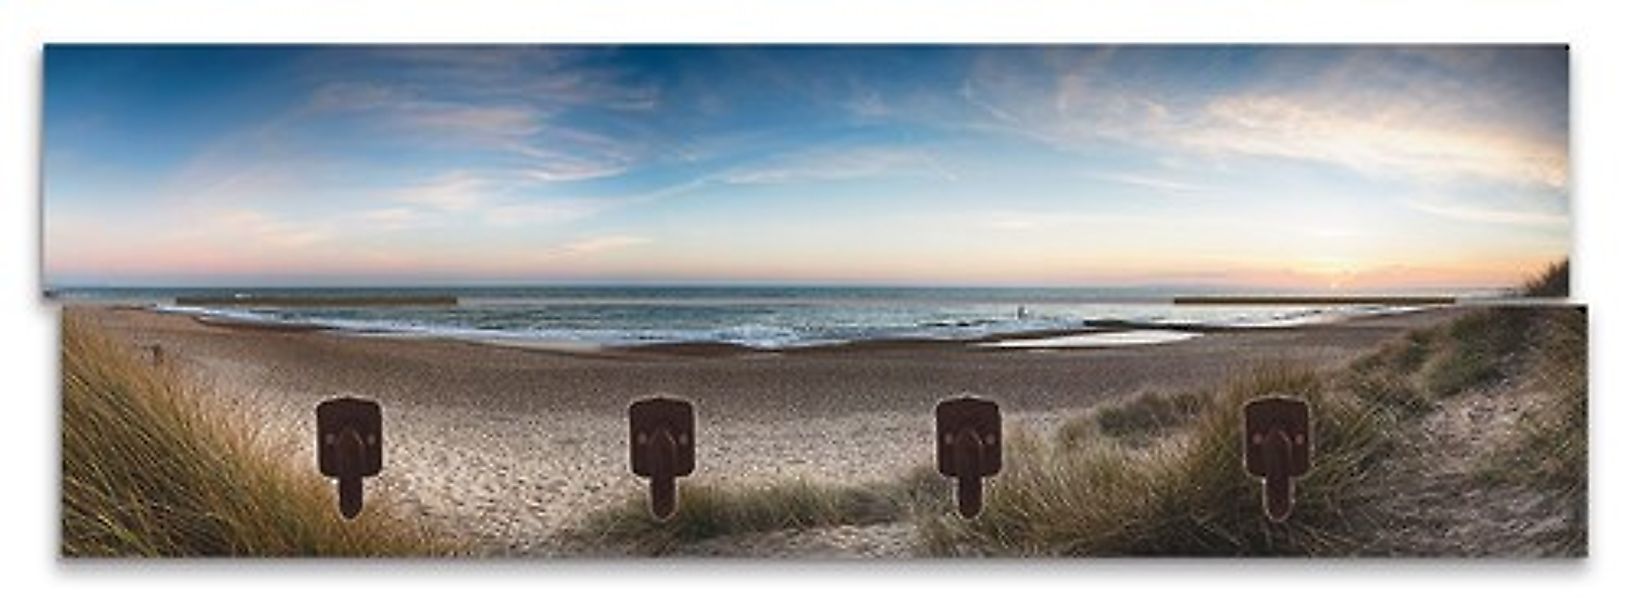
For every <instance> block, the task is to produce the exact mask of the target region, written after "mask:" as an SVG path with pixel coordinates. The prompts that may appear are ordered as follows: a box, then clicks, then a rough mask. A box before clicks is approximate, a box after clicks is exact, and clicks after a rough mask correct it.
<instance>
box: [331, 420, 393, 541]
mask: <svg viewBox="0 0 1630 600" xmlns="http://www.w3.org/2000/svg"><path fill="white" fill-rule="evenodd" d="M382 425H383V423H382V420H381V418H380V413H379V403H377V402H374V401H371V400H362V399H359V398H334V399H332V400H328V401H325V402H323V403H322V404H318V405H317V468H318V469H319V470H321V471H322V473H323V475H325V476H327V477H332V478H334V479H338V480H339V487H340V514H341V515H344V516H345V518H347V519H351V518H355V517H356V516H357V514H359V513H361V512H362V478H364V477H373V476H375V475H378V474H379V469H380V467H381V466H383V463H384V460H383V459H384V452H383V451H382V448H383V447H384V436H383V432H382V431H381V429H382Z"/></svg>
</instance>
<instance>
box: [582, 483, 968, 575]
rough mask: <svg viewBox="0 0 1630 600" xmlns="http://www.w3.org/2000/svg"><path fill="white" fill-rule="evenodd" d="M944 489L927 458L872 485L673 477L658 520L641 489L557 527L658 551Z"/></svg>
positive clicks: (876, 507) (851, 519)
mask: <svg viewBox="0 0 1630 600" xmlns="http://www.w3.org/2000/svg"><path fill="white" fill-rule="evenodd" d="M949 494H950V485H949V484H948V483H947V482H946V480H945V479H944V478H943V477H941V476H940V475H939V473H938V472H936V471H935V470H934V469H933V468H932V467H928V466H923V467H919V468H917V469H914V470H912V471H911V472H910V473H908V474H906V475H904V476H902V477H900V478H898V479H895V480H891V481H885V482H879V483H876V484H874V485H855V486H847V485H835V484H825V483H816V482H812V481H809V480H805V479H788V480H780V481H771V482H765V483H760V484H756V485H755V484H711V485H710V484H699V483H693V482H688V481H681V482H680V490H679V498H680V501H679V506H678V508H677V511H676V512H675V513H674V515H673V516H672V517H670V518H669V519H667V520H666V521H658V520H657V519H656V518H654V517H652V516H651V513H650V509H649V508H648V506H649V505H648V503H649V500H648V499H647V498H646V496H645V494H643V493H633V494H630V495H628V496H627V497H626V498H624V499H623V500H622V501H621V502H619V503H617V504H614V505H611V506H609V507H607V508H604V509H601V510H599V511H596V512H595V513H593V514H592V515H590V516H589V517H588V518H587V519H586V520H585V521H584V522H583V523H582V524H580V525H578V526H576V527H575V528H573V529H572V530H571V531H568V532H567V533H566V534H565V535H566V536H567V537H568V538H569V539H571V540H573V541H576V542H579V543H585V544H588V545H590V546H591V547H615V548H617V549H622V550H627V551H631V552H634V553H639V554H649V555H662V554H668V553H671V552H673V551H675V550H677V549H679V548H680V547H682V546H684V545H686V544H692V543H696V542H700V541H703V540H707V539H710V538H715V537H721V536H728V535H736V534H742V533H752V532H763V531H779V530H788V529H792V530H797V529H809V528H815V527H831V526H836V525H873V524H878V523H889V522H895V521H902V520H907V519H910V518H912V517H913V515H914V514H915V513H916V512H917V511H922V510H944V509H947V508H948V507H949V506H950V504H949Z"/></svg>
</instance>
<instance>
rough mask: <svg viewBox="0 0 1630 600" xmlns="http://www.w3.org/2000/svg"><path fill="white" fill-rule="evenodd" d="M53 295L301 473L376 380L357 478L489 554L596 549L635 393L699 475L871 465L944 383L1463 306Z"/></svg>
mask: <svg viewBox="0 0 1630 600" xmlns="http://www.w3.org/2000/svg"><path fill="white" fill-rule="evenodd" d="M65 311H66V312H67V313H70V314H77V315H81V316H83V317H85V318H88V319H89V320H91V321H93V322H96V323H98V324H99V325H100V326H101V327H102V328H104V329H105V330H107V331H109V332H111V333H113V334H115V335H116V336H117V337H118V338H120V339H124V340H127V341H128V342H129V343H131V344H133V345H137V346H143V347H152V346H154V345H157V346H159V347H161V348H162V355H163V357H164V360H166V361H174V362H176V363H178V364H180V365H183V366H184V368H185V369H186V370H187V372H189V373H192V374H194V375H195V376H196V377H197V378H199V379H200V380H201V381H203V382H204V383H206V384H208V385H210V386H213V387H214V388H215V389H217V390H219V391H220V395H221V396H222V397H223V402H229V403H234V405H235V406H236V407H237V408H239V409H240V410H241V411H242V413H243V414H244V416H245V419H246V420H247V421H249V422H252V423H264V424H265V433H266V434H267V435H268V439H269V441H271V442H274V443H280V444H288V445H289V448H290V450H289V460H291V461H295V462H297V463H300V465H301V466H302V467H307V468H309V469H310V470H311V472H312V475H313V477H316V476H317V475H316V470H315V466H314V462H315V461H314V458H312V457H313V449H312V438H313V437H314V434H313V432H312V428H313V427H314V423H313V418H312V409H313V407H314V406H315V405H316V403H318V402H319V401H321V400H323V399H325V398H329V397H332V396H337V395H356V396H361V397H366V398H370V399H374V400H377V401H379V402H380V403H381V405H382V406H383V409H384V414H385V420H386V424H385V437H386V444H387V445H386V459H385V469H384V472H383V474H382V475H381V476H380V477H378V478H376V479H373V480H370V481H369V482H368V486H369V493H370V494H371V496H370V498H382V499H383V503H384V504H386V505H388V506H389V507H390V508H388V510H393V511H398V512H399V513H400V514H401V515H402V516H403V517H405V518H414V519H418V520H422V521H425V522H428V523H429V524H431V525H432V526H434V527H438V528H440V529H443V530H445V531H447V532H450V533H453V534H456V535H460V536H464V537H465V538H466V539H467V541H468V542H470V543H471V544H472V545H473V546H474V547H475V548H476V550H477V552H479V553H482V554H498V555H512V554H513V555H560V554H579V553H584V552H597V553H604V552H606V551H607V550H606V549H585V548H578V547H572V546H571V545H569V544H566V543H564V542H562V541H561V538H560V537H559V536H558V533H559V532H560V531H561V530H562V528H564V527H567V526H570V525H571V524H573V523H574V522H575V520H576V519H577V518H579V517H580V516H581V515H583V514H584V513H585V512H586V511H587V510H589V509H592V508H595V507H600V506H604V505H607V504H610V503H614V502H618V501H620V500H622V499H623V498H625V497H627V496H628V495H629V494H635V493H640V492H641V491H642V490H643V489H644V487H643V484H644V482H643V480H640V479H636V478H635V477H633V476H632V475H631V474H630V473H629V470H628V465H627V449H626V435H627V434H626V427H627V425H626V422H625V420H624V419H625V410H626V406H627V404H628V402H630V401H632V400H634V399H637V398H640V397H644V396H649V395H656V394H664V395H673V396H678V397H683V398H686V399H689V400H691V401H693V402H694V403H695V404H696V408H697V413H698V428H699V430H698V455H697V462H698V468H697V472H696V474H695V475H694V477H693V478H692V479H693V480H695V481H699V482H707V481H732V482H750V481H754V480H760V479H765V480H767V479H774V478H787V477H804V478H808V479H812V480H822V481H842V482H850V483H855V482H865V481H876V480H882V479H885V478H888V477H890V476H893V475H896V474H898V473H901V472H903V471H905V470H908V469H910V468H912V467H915V466H918V465H923V464H929V463H930V461H932V459H933V454H932V452H933V449H932V446H931V445H930V444H929V440H930V438H931V437H932V429H933V423H932V422H931V420H930V414H931V411H932V409H933V406H934V404H935V403H936V402H937V401H939V400H941V399H944V398H947V397H951V396H953V395H957V394H969V393H971V394H977V395H980V396H984V397H986V398H989V399H992V400H996V401H997V402H999V403H1001V405H1002V408H1003V411H1004V418H1005V420H1006V423H1007V424H1008V427H1010V428H1011V427H1013V426H1015V425H1019V426H1030V427H1036V428H1041V427H1047V426H1049V425H1051V424H1053V423H1056V422H1058V421H1060V420H1061V419H1063V418H1066V417H1069V416H1071V415H1074V414H1079V413H1080V412H1081V411H1083V410H1085V409H1088V408H1090V407H1092V406H1093V405H1095V404H1098V403H1101V402H1105V401H1112V400H1115V399H1119V398H1124V397H1127V396H1129V395H1133V394H1136V393H1139V392H1142V391H1146V390H1167V391H1178V390H1185V389H1191V388H1197V387H1203V386H1209V385H1213V384H1216V383H1219V382H1221V381H1223V380H1226V379H1227V378H1228V377H1229V375H1230V374H1231V373H1233V372H1236V371H1238V370H1240V369H1244V368H1248V367H1250V366H1252V365H1255V364H1259V363H1261V362H1265V361H1287V360H1288V361H1297V362H1302V363H1306V364H1309V365H1313V366H1329V365H1335V364H1340V363H1341V362H1344V361H1347V360H1350V359H1352V358H1354V357H1356V356H1358V355H1360V354H1362V353H1364V352H1365V351H1367V350H1370V349H1372V348H1374V347H1375V346H1376V345H1378V344H1380V343H1382V342H1383V341H1385V340H1387V339H1389V338H1392V337H1394V336H1397V335H1400V334H1401V333H1403V332H1405V331H1407V330H1409V329H1413V328H1416V327H1423V326H1429V325H1433V324H1437V323H1440V322H1443V321H1445V320H1447V319H1449V318H1452V317H1453V316H1454V315H1456V314H1459V312H1460V311H1461V309H1456V308H1438V309H1430V310H1422V311H1417V312H1411V313H1406V314H1397V315H1390V316H1372V317H1362V318H1357V319H1353V320H1350V321H1344V322H1338V323H1327V324H1314V325H1305V326H1300V327H1293V328H1263V329H1252V330H1229V331H1212V332H1206V333H1204V334H1201V335H1197V336H1170V337H1167V338H1164V341H1166V343H1157V344H1141V345H1140V344H1120V343H1115V344H1110V345H1106V346H1104V347H1094V348H1070V347H1063V346H1057V345H1048V344H1008V345H1005V346H1004V345H1001V344H992V343H974V342H872V343H864V344H852V345H847V346H841V347H817V348H808V349H797V350H783V351H755V350H748V349H744V348H736V347H728V346H696V345H686V346H664V347H648V348H640V349H615V350H590V349H579V350H571V351H568V350H561V349H548V348H527V347H510V346H499V345H491V344H481V343H473V342H465V341H457V340H443V339H422V338H405V337H385V336H365V335H357V334H344V333H339V332H334V331H327V330H321V329H312V328H304V329H299V328H276V327H264V326H251V325H245V324H234V323H223V322H204V321H201V320H199V319H197V318H194V317H191V316H185V315H177V314H161V313H156V312H152V311H149V310H143V309H135V308H116V307H69V308H66V309H65ZM1078 333H1079V332H1077V334H1078ZM987 342H988V340H987ZM680 501H681V502H683V498H681V500H680ZM910 533H911V532H910V531H909V526H907V525H901V524H890V525H885V526H878V527H870V528H867V527H835V528H830V529H828V530H815V531H807V532H796V533H794V532H776V533H771V534H762V535H756V536H750V537H751V539H733V538H722V539H715V540H709V541H708V543H706V544H705V545H702V546H699V547H697V548H694V549H692V550H693V552H692V553H695V554H722V555H764V554H796V555H804V556H872V555H882V556H888V555H901V554H904V553H906V552H908V551H909V548H908V544H907V543H906V542H907V541H908V540H909V537H910Z"/></svg>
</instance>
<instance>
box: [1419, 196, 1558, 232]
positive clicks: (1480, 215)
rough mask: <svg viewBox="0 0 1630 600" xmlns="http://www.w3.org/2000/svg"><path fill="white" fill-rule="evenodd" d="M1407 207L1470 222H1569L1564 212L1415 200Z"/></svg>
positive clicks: (1552, 224) (1550, 224)
mask: <svg viewBox="0 0 1630 600" xmlns="http://www.w3.org/2000/svg"><path fill="white" fill-rule="evenodd" d="M1409 207H1410V208H1413V209H1415V210H1418V211H1421V212H1423V213H1427V214H1430V215H1435V216H1438V217H1443V218H1447V219H1453V220H1457V221H1466V222H1471V223H1489V224H1497V225H1520V226H1528V227H1566V226H1567V225H1568V222H1569V219H1568V215H1567V214H1566V213H1556V212H1544V211H1537V210H1519V209H1510V208H1494V207H1488V206H1475V205H1467V204H1463V203H1452V202H1444V201H1417V202H1412V203H1410V204H1409Z"/></svg>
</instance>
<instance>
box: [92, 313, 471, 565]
mask: <svg viewBox="0 0 1630 600" xmlns="http://www.w3.org/2000/svg"><path fill="white" fill-rule="evenodd" d="M61 358H62V421H61V426H62V473H61V477H62V531H61V535H62V539H61V552H62V554H63V555H64V556H70V557H134V556H152V557H183V556H422V555H445V554H449V553H454V552H457V551H458V548H457V547H456V546H455V545H453V544H451V543H448V542H445V541H441V540H439V539H437V538H435V537H433V536H432V535H430V534H428V533H426V532H424V531H420V530H417V529H414V528H412V527H410V526H408V525H406V524H404V523H402V522H400V521H396V520H393V519H392V517H391V516H390V515H388V514H386V512H385V511H384V510H382V506H381V505H382V503H383V499H381V498H380V497H378V496H377V495H376V496H374V497H372V498H370V502H369V503H368V506H367V508H366V509H365V510H364V511H363V514H362V515H361V516H360V517H359V518H358V519H356V520H355V521H351V522H345V521H342V520H341V519H340V517H339V515H338V514H337V511H336V509H335V504H334V502H335V501H334V496H333V494H334V492H333V490H332V488H331V485H330V484H329V482H328V481H327V480H325V479H322V478H320V477H319V476H318V475H317V474H316V472H315V470H314V469H301V468H299V467H301V466H304V465H295V464H291V458H290V456H289V453H288V449H287V448H278V447H275V445H273V444H270V443H268V442H267V441H266V440H264V439H262V437H261V436H257V435H256V434H255V433H254V430H252V429H251V428H249V427H248V426H247V425H246V424H244V423H239V422H235V421H234V420H233V417H234V416H236V415H232V414H223V412H224V411H222V410H221V406H222V405H221V403H215V402H209V400H210V398H208V396H207V393H208V392H207V390H205V389H202V388H200V387H198V386H196V385H194V384H192V383H191V382H189V380H188V379H187V378H186V377H185V376H184V375H183V374H182V373H180V372H178V371H177V370H176V367H174V366H167V367H166V366H154V365H152V364H149V362H147V361H144V360H142V359H141V358H140V357H139V356H137V355H135V353H133V352H131V351H130V349H128V348H125V347H123V346H122V345H120V344H119V343H117V342H115V341H114V340H112V339H110V338H108V337H106V336H105V335H104V334H102V333H101V332H99V331H97V330H96V328H95V326H94V324H91V323H89V322H86V321H84V320H82V319H81V318H79V317H75V316H74V315H72V314H71V313H65V314H64V317H63V321H62V356H61ZM297 458H303V457H297Z"/></svg>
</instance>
